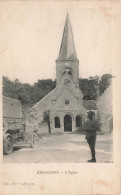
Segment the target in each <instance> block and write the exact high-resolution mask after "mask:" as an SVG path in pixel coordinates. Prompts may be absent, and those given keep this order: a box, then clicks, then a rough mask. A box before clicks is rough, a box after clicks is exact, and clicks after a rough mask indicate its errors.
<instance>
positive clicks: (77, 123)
mask: <svg viewBox="0 0 121 195" xmlns="http://www.w3.org/2000/svg"><path fill="white" fill-rule="evenodd" d="M81 125H82V117H81V116H76V127H81Z"/></svg>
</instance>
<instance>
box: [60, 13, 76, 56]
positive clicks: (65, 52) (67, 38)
mask: <svg viewBox="0 0 121 195" xmlns="http://www.w3.org/2000/svg"><path fill="white" fill-rule="evenodd" d="M57 60H77V55H76V50H75V46H74V39H73V32H72V28H71V22H70V19H69V15H68V13H67V17H66V21H65V27H64V32H63V38H62V42H61V47H60V52H59V56H58V59H57Z"/></svg>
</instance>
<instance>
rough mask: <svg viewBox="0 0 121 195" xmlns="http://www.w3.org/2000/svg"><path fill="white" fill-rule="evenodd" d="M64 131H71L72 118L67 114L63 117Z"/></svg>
mask: <svg viewBox="0 0 121 195" xmlns="http://www.w3.org/2000/svg"><path fill="white" fill-rule="evenodd" d="M64 131H69V132H70V131H72V118H71V116H70V115H69V114H66V115H65V117H64Z"/></svg>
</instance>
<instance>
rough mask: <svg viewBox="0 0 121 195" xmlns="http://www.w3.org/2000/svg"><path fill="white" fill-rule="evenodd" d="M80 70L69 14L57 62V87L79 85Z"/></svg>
mask: <svg viewBox="0 0 121 195" xmlns="http://www.w3.org/2000/svg"><path fill="white" fill-rule="evenodd" d="M78 69H79V60H78V59H77V55H76V50H75V45H74V39H73V32H72V27H71V22H70V19H69V15H68V14H67V17H66V21H65V27H64V31H63V38H62V42H61V47H60V52H59V56H58V58H57V60H56V80H57V82H56V83H57V84H56V85H57V86H60V85H68V84H69V85H71V83H75V84H76V85H79V70H78Z"/></svg>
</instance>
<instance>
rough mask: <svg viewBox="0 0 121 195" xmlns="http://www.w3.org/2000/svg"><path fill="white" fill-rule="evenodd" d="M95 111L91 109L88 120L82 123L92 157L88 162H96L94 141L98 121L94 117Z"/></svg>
mask: <svg viewBox="0 0 121 195" xmlns="http://www.w3.org/2000/svg"><path fill="white" fill-rule="evenodd" d="M94 116H95V113H94V112H92V111H89V112H88V120H87V121H86V122H85V124H84V130H85V131H86V139H87V143H88V144H89V147H90V150H91V155H92V159H91V160H88V162H96V158H95V141H96V132H97V130H98V123H97V121H96V120H95V118H94Z"/></svg>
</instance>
